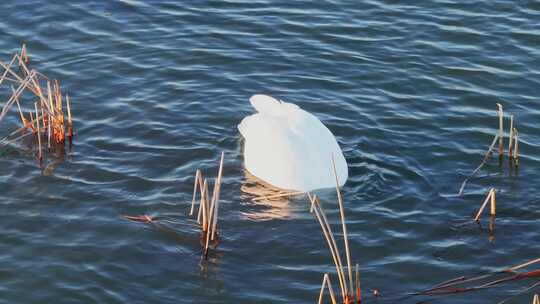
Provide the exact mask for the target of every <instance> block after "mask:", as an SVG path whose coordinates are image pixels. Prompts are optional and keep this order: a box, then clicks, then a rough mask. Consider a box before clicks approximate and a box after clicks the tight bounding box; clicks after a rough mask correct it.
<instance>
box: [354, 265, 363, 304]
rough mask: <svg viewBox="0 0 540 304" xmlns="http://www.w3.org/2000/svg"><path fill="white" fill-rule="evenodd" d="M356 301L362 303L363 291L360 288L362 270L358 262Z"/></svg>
mask: <svg viewBox="0 0 540 304" xmlns="http://www.w3.org/2000/svg"><path fill="white" fill-rule="evenodd" d="M355 270H356V281H355V282H356V284H355V285H356V286H355V287H356V302H357V303H362V291H361V289H360V271H359V269H358V264H356V269H355Z"/></svg>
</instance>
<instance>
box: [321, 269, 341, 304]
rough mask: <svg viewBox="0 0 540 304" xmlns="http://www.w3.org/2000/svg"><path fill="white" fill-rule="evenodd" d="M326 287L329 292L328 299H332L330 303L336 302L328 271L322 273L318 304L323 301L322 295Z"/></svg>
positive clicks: (334, 303) (335, 303)
mask: <svg viewBox="0 0 540 304" xmlns="http://www.w3.org/2000/svg"><path fill="white" fill-rule="evenodd" d="M325 287H328V292H329V293H330V299H331V300H332V304H337V301H336V295H335V294H334V289H333V288H332V283H331V282H330V276H329V275H328V273H325V274H324V277H323V282H322V285H321V292H320V293H319V301H318V303H319V304H322V303H323V297H324V288H325Z"/></svg>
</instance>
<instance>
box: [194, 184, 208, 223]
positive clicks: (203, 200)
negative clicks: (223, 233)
mask: <svg viewBox="0 0 540 304" xmlns="http://www.w3.org/2000/svg"><path fill="white" fill-rule="evenodd" d="M202 183H203V186H202V189H203V191H202V192H201V200H200V202H199V212H198V214H197V223H199V224H200V225H201V226H204V225H205V224H204V222H201V219H202V216H203V215H202V213H203V210H204V212H206V211H205V210H206V208H203V204H205V206H206V201H207V199H208V181H207V180H206V179H205V180H204V181H203V182H202ZM199 187H200V184H199ZM203 221H204V219H203Z"/></svg>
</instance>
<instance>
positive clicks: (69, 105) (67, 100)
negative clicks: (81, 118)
mask: <svg viewBox="0 0 540 304" xmlns="http://www.w3.org/2000/svg"><path fill="white" fill-rule="evenodd" d="M66 106H67V112H68V137H69V144H70V145H71V143H72V142H73V121H72V120H71V102H70V101H69V95H67V94H66Z"/></svg>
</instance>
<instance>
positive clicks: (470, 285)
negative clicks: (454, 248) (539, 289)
mask: <svg viewBox="0 0 540 304" xmlns="http://www.w3.org/2000/svg"><path fill="white" fill-rule="evenodd" d="M539 262H540V258H537V259H533V260H530V261H527V262H525V263H522V264H519V265H515V266H511V267H507V268H505V269H502V270H499V271H495V272H490V273H485V274H481V275H475V276H473V277H467V276H460V277H457V278H454V279H451V280H448V281H445V282H443V283H440V284H437V285H435V286H433V287H432V288H429V289H427V290H423V291H420V292H417V293H414V294H413V295H446V294H455V293H464V292H471V291H478V290H482V289H488V288H493V287H496V286H499V285H501V284H504V283H509V282H512V281H517V280H523V279H529V278H540V269H534V270H529V271H521V272H520V271H518V270H521V269H524V268H527V267H529V266H531V265H533V264H536V263H539ZM539 282H540V281H539ZM533 286H538V282H537V283H535V285H533Z"/></svg>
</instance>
